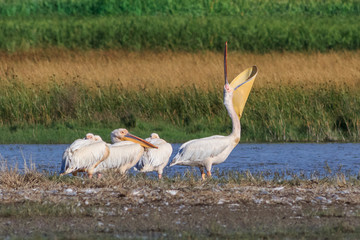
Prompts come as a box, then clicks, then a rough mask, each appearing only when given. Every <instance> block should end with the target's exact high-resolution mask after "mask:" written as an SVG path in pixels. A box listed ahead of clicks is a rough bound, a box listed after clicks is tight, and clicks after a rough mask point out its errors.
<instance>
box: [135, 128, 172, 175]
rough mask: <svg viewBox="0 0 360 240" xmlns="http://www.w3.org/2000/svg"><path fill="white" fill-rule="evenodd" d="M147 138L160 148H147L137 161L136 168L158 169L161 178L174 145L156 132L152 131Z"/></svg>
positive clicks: (143, 169) (145, 170)
mask: <svg viewBox="0 0 360 240" xmlns="http://www.w3.org/2000/svg"><path fill="white" fill-rule="evenodd" d="M145 140H146V141H148V142H150V143H152V144H154V145H155V146H157V147H158V149H156V148H147V149H145V152H144V154H143V155H142V157H141V158H140V161H139V162H138V163H137V165H136V167H135V169H136V170H138V171H140V172H152V171H157V172H158V176H159V179H160V178H162V173H163V169H164V167H165V166H166V165H167V164H168V162H169V158H170V156H171V154H172V151H173V149H172V146H171V144H170V143H167V142H166V141H165V140H163V139H161V138H160V137H159V135H158V134H156V133H152V134H151V136H150V138H146V139H145Z"/></svg>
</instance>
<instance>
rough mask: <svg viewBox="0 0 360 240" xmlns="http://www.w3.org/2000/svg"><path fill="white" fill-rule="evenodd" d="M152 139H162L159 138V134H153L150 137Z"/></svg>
mask: <svg viewBox="0 0 360 240" xmlns="http://www.w3.org/2000/svg"><path fill="white" fill-rule="evenodd" d="M150 138H152V139H154V138H160V137H159V134H157V133H152V134H151V135H150Z"/></svg>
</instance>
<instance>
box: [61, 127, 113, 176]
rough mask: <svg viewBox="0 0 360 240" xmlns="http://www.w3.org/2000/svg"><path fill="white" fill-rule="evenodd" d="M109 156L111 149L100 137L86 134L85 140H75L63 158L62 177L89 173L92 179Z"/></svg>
mask: <svg viewBox="0 0 360 240" xmlns="http://www.w3.org/2000/svg"><path fill="white" fill-rule="evenodd" d="M108 156H109V147H108V146H107V145H106V143H105V142H104V141H103V140H102V139H101V137H100V136H98V135H94V134H92V133H88V134H86V137H85V138H83V139H77V140H75V141H74V142H73V143H72V144H71V145H70V146H69V147H68V148H67V149H66V150H65V151H64V154H63V157H62V163H61V170H60V176H63V175H65V174H68V173H72V174H73V175H74V176H76V175H77V173H78V172H87V173H88V175H89V178H92V175H93V174H94V169H95V168H96V167H97V166H98V165H99V164H100V163H101V162H102V161H104V160H105V159H106V158H107V157H108Z"/></svg>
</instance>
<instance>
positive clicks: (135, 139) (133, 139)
mask: <svg viewBox="0 0 360 240" xmlns="http://www.w3.org/2000/svg"><path fill="white" fill-rule="evenodd" d="M121 140H123V141H131V142H134V143H137V144H140V145H141V146H143V147H146V148H158V147H157V146H155V145H154V144H151V143H149V142H148V141H145V140H144V139H142V138H139V137H137V136H135V135H132V134H130V133H128V134H126V135H125V136H124V137H123V138H122V139H121Z"/></svg>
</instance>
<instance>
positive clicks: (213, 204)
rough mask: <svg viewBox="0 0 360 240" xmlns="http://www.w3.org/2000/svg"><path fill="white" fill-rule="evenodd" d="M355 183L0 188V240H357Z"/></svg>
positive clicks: (359, 209) (359, 192)
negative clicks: (28, 239) (343, 184)
mask: <svg viewBox="0 0 360 240" xmlns="http://www.w3.org/2000/svg"><path fill="white" fill-rule="evenodd" d="M359 203H360V188H359V187H358V186H346V187H338V186H327V185H321V184H314V185H311V184H310V185H308V184H307V185H304V186H286V185H284V186H281V185H280V186H279V185H276V186H251V185H248V186H247V185H236V184H234V185H221V184H208V185H195V186H192V187H185V186H171V185H170V186H169V187H167V188H160V187H159V186H149V185H144V186H141V187H139V188H123V187H118V186H114V187H105V188H104V187H101V188H98V187H87V186H85V187H81V186H66V185H55V186H48V187H42V188H40V187H35V188H28V187H24V188H21V187H20V188H16V189H11V188H9V189H1V188H0V238H4V239H18V238H20V239H21V238H30V239H39V238H40V239H85V238H86V239H96V238H104V239H117V238H120V239H121V238H135V239H138V238H162V239H174V238H179V239H183V238H186V239H198V238H204V237H205V238H214V239H224V238H226V239H239V238H242V239H244V238H245V239H283V238H286V239H344V238H345V239H358V237H359V236H360V204H359Z"/></svg>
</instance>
